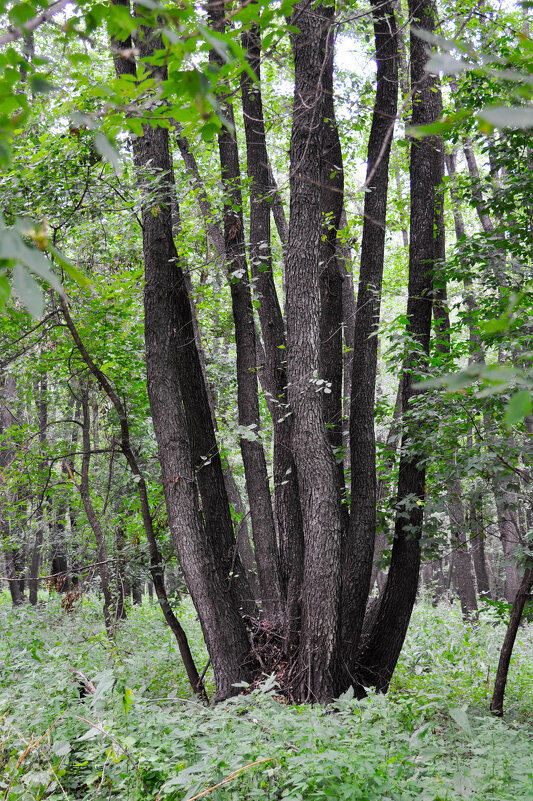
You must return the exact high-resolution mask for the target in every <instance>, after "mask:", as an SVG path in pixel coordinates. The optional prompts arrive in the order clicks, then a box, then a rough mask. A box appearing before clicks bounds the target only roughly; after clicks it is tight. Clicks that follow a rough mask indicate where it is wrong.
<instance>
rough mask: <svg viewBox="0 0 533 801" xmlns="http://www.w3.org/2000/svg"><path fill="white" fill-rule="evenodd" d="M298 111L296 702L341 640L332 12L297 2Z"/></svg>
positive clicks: (292, 300)
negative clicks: (324, 326)
mask: <svg viewBox="0 0 533 801" xmlns="http://www.w3.org/2000/svg"><path fill="white" fill-rule="evenodd" d="M292 22H293V24H294V25H295V26H297V28H298V30H299V33H296V34H293V37H292V44H293V53H294V79H295V85H294V106H293V122H292V133H291V145H290V163H291V173H290V175H291V178H290V189H291V207H290V222H289V242H288V247H287V258H286V287H287V300H286V316H287V377H288V382H289V393H288V398H289V402H290V407H291V411H292V415H293V425H292V431H291V447H292V452H293V455H294V460H295V463H296V469H297V474H298V485H299V488H300V499H301V508H302V518H303V532H304V573H303V589H302V623H301V631H300V644H299V676H300V681H299V687H298V690H297V696H298V697H299V699H300V700H309V699H312V700H313V701H319V702H323V701H329V700H331V698H333V697H334V696H335V695H336V692H337V681H338V664H339V637H340V620H339V612H340V586H341V574H340V548H341V510H340V498H339V494H338V487H337V465H336V463H335V459H334V456H333V452H332V450H331V446H330V443H329V441H328V436H327V430H326V426H325V422H324V412H323V404H322V398H321V394H320V393H319V392H317V384H316V381H317V380H318V379H317V376H318V369H319V352H320V287H319V273H320V265H319V260H320V239H321V233H322V192H321V188H320V181H321V177H322V174H321V169H320V161H321V158H322V153H323V132H324V126H323V124H322V121H323V119H324V116H325V115H324V92H323V88H322V84H323V72H324V69H325V67H326V65H327V64H331V60H330V59H329V58H328V49H329V48H330V47H331V46H332V43H331V25H330V18H329V15H328V13H327V12H326V11H325V9H324V7H323V6H322V5H321V4H316V3H313V2H311V0H302V1H301V2H299V3H297V4H296V5H295V6H294V10H293V15H292Z"/></svg>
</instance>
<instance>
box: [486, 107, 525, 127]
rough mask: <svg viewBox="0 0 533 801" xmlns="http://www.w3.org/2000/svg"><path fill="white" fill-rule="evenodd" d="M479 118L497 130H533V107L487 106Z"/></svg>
mask: <svg viewBox="0 0 533 801" xmlns="http://www.w3.org/2000/svg"><path fill="white" fill-rule="evenodd" d="M478 117H480V118H481V119H482V120H485V121H486V122H488V123H490V124H491V125H493V126H494V127H495V128H533V106H487V107H486V108H484V109H482V110H481V111H480V112H479V113H478Z"/></svg>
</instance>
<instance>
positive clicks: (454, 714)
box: [448, 706, 472, 737]
mask: <svg viewBox="0 0 533 801" xmlns="http://www.w3.org/2000/svg"><path fill="white" fill-rule="evenodd" d="M448 712H449V713H450V717H451V718H453V720H454V721H455V722H456V723H457V725H458V726H459V728H460V729H462V730H463V731H464V732H466V734H468V736H469V737H471V736H472V728H471V726H470V721H469V720H468V715H467V714H466V707H462V706H451V707H450V708H449V709H448Z"/></svg>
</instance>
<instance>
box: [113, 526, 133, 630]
mask: <svg viewBox="0 0 533 801" xmlns="http://www.w3.org/2000/svg"><path fill="white" fill-rule="evenodd" d="M125 545H126V536H125V531H124V528H123V527H122V526H121V525H119V526H117V528H116V529H115V553H116V557H115V558H116V563H115V580H116V585H117V611H116V619H117V620H124V619H125V618H126V617H127V612H126V605H125V599H126V598H127V597H128V596H129V594H130V585H129V579H128V577H127V575H126V558H125V554H124V550H125Z"/></svg>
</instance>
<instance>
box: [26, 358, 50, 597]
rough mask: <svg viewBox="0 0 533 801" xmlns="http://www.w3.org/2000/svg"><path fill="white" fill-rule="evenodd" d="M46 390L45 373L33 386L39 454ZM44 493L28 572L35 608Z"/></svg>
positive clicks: (43, 441)
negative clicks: (37, 424)
mask: <svg viewBox="0 0 533 801" xmlns="http://www.w3.org/2000/svg"><path fill="white" fill-rule="evenodd" d="M47 390H48V379H47V375H46V373H45V374H44V375H43V376H42V378H41V380H40V381H36V382H35V384H34V394H35V401H36V404H37V415H38V423H39V446H40V448H41V453H43V450H44V447H45V445H46V427H47V424H48V400H47V397H46V396H47ZM45 467H46V463H45V462H41V463H40V465H39V470H40V471H41V472H42V473H44V470H45ZM43 505H44V492H43V493H42V494H41V496H40V498H39V500H38V506H37V509H36V511H35V520H36V523H37V529H36V531H35V538H34V541H33V547H32V551H31V560H30V571H29V575H28V586H29V601H30V604H32V606H35V604H36V603H37V593H38V589H39V568H40V566H41V551H42V547H43V536H44V510H43Z"/></svg>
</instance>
